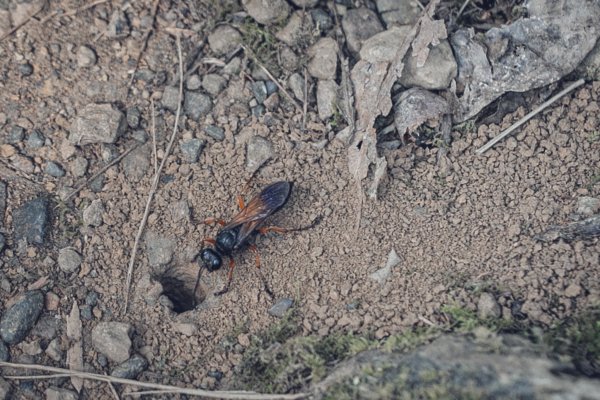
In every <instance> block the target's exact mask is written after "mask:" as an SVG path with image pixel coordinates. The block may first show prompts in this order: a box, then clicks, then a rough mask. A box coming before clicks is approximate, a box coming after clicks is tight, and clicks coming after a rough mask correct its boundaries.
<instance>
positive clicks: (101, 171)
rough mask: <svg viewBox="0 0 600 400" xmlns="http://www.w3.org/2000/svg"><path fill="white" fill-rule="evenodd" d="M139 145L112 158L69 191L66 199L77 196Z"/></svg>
mask: <svg viewBox="0 0 600 400" xmlns="http://www.w3.org/2000/svg"><path fill="white" fill-rule="evenodd" d="M138 147H140V145H139V144H138V145H135V146H133V147H131V148H130V149H129V150H127V151H125V152H124V153H123V154H121V155H120V156H119V157H117V158H115V159H114V160H112V161H111V162H110V163H109V164H106V165H105V166H104V167H102V168H100V170H99V171H98V172H96V173H95V174H94V175H92V176H91V177H90V178H89V179H88V180H86V181H85V182H83V183H82V184H81V185H79V186H77V187H76V188H75V190H73V191H72V192H71V193H69V194H68V195H67V197H65V198H64V201H67V200H69V199H70V198H71V197H73V196H75V195H76V194H77V193H79V192H80V191H81V189H83V188H84V187H86V186H87V185H88V184H89V183H90V182H91V181H93V180H94V179H96V178H97V177H99V176H100V175H102V174H103V173H104V172H106V170H107V169H109V168H110V167H112V166H113V165H115V164H117V163H118V162H119V161H121V160H122V159H123V158H124V157H125V156H126V155H127V154H129V153H131V152H132V151H134V150H135V149H137V148H138Z"/></svg>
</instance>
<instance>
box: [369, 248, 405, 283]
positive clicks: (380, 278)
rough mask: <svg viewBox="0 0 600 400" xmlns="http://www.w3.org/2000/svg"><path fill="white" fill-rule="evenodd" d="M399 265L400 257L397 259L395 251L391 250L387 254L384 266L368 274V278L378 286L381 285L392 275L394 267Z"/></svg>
mask: <svg viewBox="0 0 600 400" xmlns="http://www.w3.org/2000/svg"><path fill="white" fill-rule="evenodd" d="M399 263H400V257H398V254H396V250H394V249H392V250H390V252H389V253H388V258H387V261H386V263H385V266H384V267H383V268H380V269H378V270H377V271H375V272H373V273H371V274H369V278H371V279H373V280H374V281H375V282H377V283H379V284H380V285H383V284H384V283H385V281H386V280H387V279H388V278H389V276H390V274H391V273H392V269H393V268H394V267H396V265H398V264H399Z"/></svg>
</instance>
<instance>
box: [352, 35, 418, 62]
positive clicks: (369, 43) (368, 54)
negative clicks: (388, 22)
mask: <svg viewBox="0 0 600 400" xmlns="http://www.w3.org/2000/svg"><path fill="white" fill-rule="evenodd" d="M411 29H412V27H411V26H401V27H398V26H393V27H391V28H389V29H388V30H386V31H383V32H379V33H378V34H376V35H373V36H371V37H370V38H368V39H367V40H365V41H364V43H363V45H362V47H361V48H360V59H361V60H365V61H368V62H370V63H373V64H375V63H378V62H392V61H393V60H394V59H395V58H396V52H397V51H398V49H399V48H400V45H401V44H402V41H403V40H404V38H405V37H406V36H407V35H408V33H409V32H410V30H411Z"/></svg>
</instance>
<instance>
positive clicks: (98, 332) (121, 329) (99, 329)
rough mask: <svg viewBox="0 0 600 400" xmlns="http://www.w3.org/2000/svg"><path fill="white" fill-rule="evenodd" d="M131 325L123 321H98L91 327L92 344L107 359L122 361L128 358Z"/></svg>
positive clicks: (131, 331)
mask: <svg viewBox="0 0 600 400" xmlns="http://www.w3.org/2000/svg"><path fill="white" fill-rule="evenodd" d="M132 333H133V326H131V324H128V323H124V322H100V323H99V324H98V325H96V326H95V327H94V329H92V346H93V347H94V349H95V350H96V351H98V352H99V353H102V354H104V355H105V356H106V357H107V358H108V359H110V360H112V361H114V362H118V363H122V362H124V361H126V360H127V359H128V358H129V353H130V351H131V339H130V338H129V337H130V336H131V334H132Z"/></svg>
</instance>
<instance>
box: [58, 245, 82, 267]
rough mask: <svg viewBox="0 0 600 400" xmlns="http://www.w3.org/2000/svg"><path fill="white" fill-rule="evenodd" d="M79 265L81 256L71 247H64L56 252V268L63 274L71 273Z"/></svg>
mask: <svg viewBox="0 0 600 400" xmlns="http://www.w3.org/2000/svg"><path fill="white" fill-rule="evenodd" d="M80 265H81V256H80V255H79V253H78V252H77V251H76V250H75V249H74V248H72V247H65V248H63V249H60V251H59V252H58V267H59V268H60V269H61V270H62V271H64V272H73V271H75V270H76V269H77V268H79V266H80Z"/></svg>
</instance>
